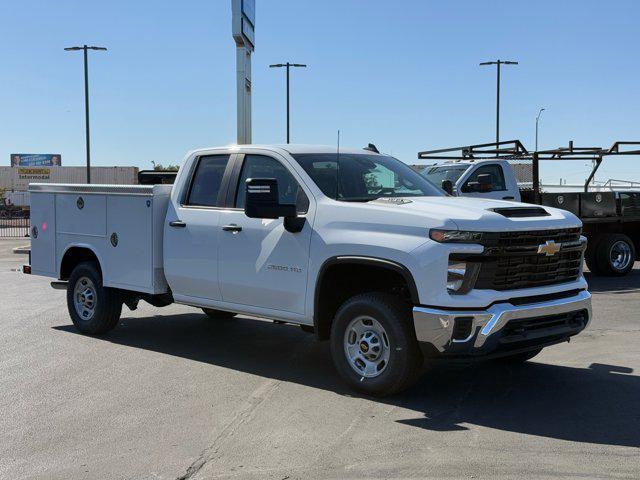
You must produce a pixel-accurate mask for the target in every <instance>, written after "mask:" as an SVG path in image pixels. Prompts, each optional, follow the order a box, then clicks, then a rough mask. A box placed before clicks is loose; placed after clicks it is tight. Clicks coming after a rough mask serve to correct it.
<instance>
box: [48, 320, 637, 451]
mask: <svg viewBox="0 0 640 480" xmlns="http://www.w3.org/2000/svg"><path fill="white" fill-rule="evenodd" d="M53 328H55V329H56V330H59V331H63V332H72V333H78V332H77V331H76V330H75V328H74V327H73V326H66V325H65V326H57V327H53ZM101 338H102V339H103V340H105V341H108V342H112V343H116V344H119V345H126V346H129V347H133V348H141V349H145V350H150V351H154V352H160V353H164V354H167V355H173V356H177V357H181V358H185V359H189V360H194V361H198V362H203V363H208V364H211V365H216V366H221V367H225V368H231V369H235V370H238V371H242V372H246V373H250V374H252V375H259V376H263V377H268V378H273V379H277V380H282V381H286V382H294V383H298V384H302V385H307V386H309V387H313V388H320V389H324V390H330V391H333V392H336V393H339V394H342V395H351V392H350V391H349V390H348V389H347V388H346V387H345V386H344V385H343V384H342V383H341V381H340V380H339V378H338V377H337V374H336V373H335V371H334V369H333V365H332V363H331V357H330V353H329V345H328V343H327V342H316V341H315V339H314V337H313V335H310V334H306V333H304V332H302V331H301V330H300V329H299V328H298V327H294V326H291V325H272V324H271V323H270V322H264V321H258V320H252V319H248V318H237V319H233V320H226V321H224V320H222V321H220V320H219V321H211V320H209V319H208V318H206V317H205V316H204V315H201V314H179V315H170V316H152V317H147V318H125V319H123V321H122V324H121V325H120V326H119V327H118V328H116V329H115V330H114V331H113V332H111V333H110V334H109V335H107V336H105V337H101ZM552 348H553V347H552ZM556 348H558V347H556ZM185 368H186V366H185ZM632 372H633V370H632V369H630V368H626V367H617V366H611V365H601V364H592V365H591V366H590V367H588V368H574V367H566V366H559V365H547V364H543V363H536V362H529V363H527V364H523V365H518V366H501V365H496V364H489V363H487V364H482V365H477V366H471V367H469V366H467V367H456V366H451V365H442V366H439V365H435V366H433V367H431V368H429V370H428V371H427V372H425V374H424V375H423V377H422V378H421V380H420V382H419V383H418V384H417V385H416V386H415V387H413V388H412V389H411V390H409V391H408V392H405V393H403V394H401V395H397V396H395V397H391V398H384V399H369V400H372V401H378V402H383V403H385V404H389V405H395V406H398V407H401V408H402V409H409V410H413V411H415V412H416V413H417V414H419V416H418V418H415V415H411V417H412V418H408V419H406V420H399V422H400V423H402V424H405V425H408V426H412V427H417V428H423V429H428V430H435V431H456V430H466V429H468V427H467V426H466V425H479V426H483V427H489V428H493V429H498V430H503V431H508V432H517V433H523V434H528V435H537V436H542V437H549V438H555V439H563V440H570V441H576V442H587V443H594V444H606V445H621V446H633V447H640V413H639V412H638V399H640V377H638V376H635V375H630V373H632Z"/></svg>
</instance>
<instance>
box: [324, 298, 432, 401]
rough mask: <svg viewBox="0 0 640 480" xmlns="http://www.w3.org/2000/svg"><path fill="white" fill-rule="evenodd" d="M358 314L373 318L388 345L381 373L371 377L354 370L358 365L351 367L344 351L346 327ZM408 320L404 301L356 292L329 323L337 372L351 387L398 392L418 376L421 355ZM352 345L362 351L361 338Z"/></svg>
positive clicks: (383, 393) (381, 392)
mask: <svg viewBox="0 0 640 480" xmlns="http://www.w3.org/2000/svg"><path fill="white" fill-rule="evenodd" d="M358 317H367V318H368V317H370V318H372V319H375V321H377V322H378V323H379V324H380V325H381V326H382V327H383V330H384V334H385V335H386V336H385V337H384V340H385V343H386V345H387V347H388V362H384V366H383V367H381V368H380V373H377V374H376V375H377V376H374V377H365V376H364V375H363V374H362V373H358V372H356V368H357V367H352V362H350V361H349V359H348V357H347V353H346V351H345V350H346V347H345V344H346V342H347V340H346V339H345V336H346V334H347V328H348V327H349V325H350V324H351V322H352V321H356V319H358ZM410 319H411V312H410V309H409V307H408V306H407V304H406V303H404V302H402V301H401V300H399V299H398V298H396V297H394V296H392V295H388V294H384V293H365V294H361V295H356V296H355V297H352V298H350V299H349V300H347V301H346V302H345V303H343V304H342V306H341V307H340V308H339V309H338V312H337V313H336V316H335V319H334V321H333V324H332V325H331V338H330V343H331V355H332V357H333V363H334V365H335V367H336V369H337V370H338V373H339V374H340V376H341V377H342V378H343V379H344V380H345V381H346V382H347V383H348V384H349V385H350V386H351V388H353V389H354V390H357V391H359V392H362V393H366V394H369V395H374V396H380V397H381V396H386V395H392V394H394V393H398V392H400V391H402V390H404V389H406V388H407V387H409V386H410V385H411V384H412V383H413V382H414V381H415V380H416V379H417V377H418V375H419V373H420V369H421V367H422V363H423V358H422V353H421V352H420V348H419V346H418V342H417V340H416V336H415V330H414V328H413V322H411V320H410ZM367 321H368V320H367ZM380 338H382V336H381V337H380ZM356 342H357V345H356ZM353 345H354V347H355V348H356V350H359V354H362V352H363V350H362V349H361V347H360V345H362V343H361V342H360V339H357V340H354V342H353ZM369 348H370V347H367V351H369ZM383 348H386V347H383ZM371 351H373V348H371ZM353 364H354V365H355V364H357V362H353Z"/></svg>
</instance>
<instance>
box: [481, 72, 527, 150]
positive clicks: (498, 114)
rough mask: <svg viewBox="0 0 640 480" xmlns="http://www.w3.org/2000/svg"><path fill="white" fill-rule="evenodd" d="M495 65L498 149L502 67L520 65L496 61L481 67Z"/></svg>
mask: <svg viewBox="0 0 640 480" xmlns="http://www.w3.org/2000/svg"><path fill="white" fill-rule="evenodd" d="M484 65H495V66H496V67H497V69H496V70H497V82H496V149H497V148H498V147H499V144H500V65H518V62H513V61H509V60H500V59H498V60H496V61H495V62H482V63H481V64H480V66H484Z"/></svg>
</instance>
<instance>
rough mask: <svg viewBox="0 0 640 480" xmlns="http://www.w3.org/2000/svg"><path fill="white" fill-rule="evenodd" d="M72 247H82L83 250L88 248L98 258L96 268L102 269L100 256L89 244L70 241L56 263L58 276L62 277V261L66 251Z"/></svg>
mask: <svg viewBox="0 0 640 480" xmlns="http://www.w3.org/2000/svg"><path fill="white" fill-rule="evenodd" d="M72 248H82V249H85V250H89V251H90V252H91V253H93V255H94V256H95V257H96V258H97V259H98V268H99V269H100V271H102V265H103V263H102V258H101V257H100V255H98V254H97V253H96V251H95V250H94V248H93V247H92V246H91V245H89V244H88V243H72V244H69V245H67V246H66V248H65V249H64V252H63V254H62V256H61V257H60V262H59V263H58V278H62V261H63V260H64V257H65V256H66V255H67V252H68V251H69V250H71V249H72Z"/></svg>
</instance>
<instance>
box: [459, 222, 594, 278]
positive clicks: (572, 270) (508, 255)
mask: <svg viewBox="0 0 640 480" xmlns="http://www.w3.org/2000/svg"><path fill="white" fill-rule="evenodd" d="M485 238H486V242H484V243H485V246H486V249H485V253H484V254H483V255H482V256H480V257H479V258H478V261H479V262H480V263H481V267H480V272H479V273H478V278H477V281H476V284H475V288H478V289H492V290H513V289H518V288H530V287H538V286H543V285H553V284H556V283H563V282H571V281H573V280H576V279H577V278H578V277H579V276H580V267H581V265H582V251H583V248H584V246H583V245H582V244H581V242H580V229H579V228H571V229H562V230H540V231H526V232H503V233H497V234H489V235H485ZM548 242H555V243H556V244H560V251H559V252H558V253H555V254H554V255H546V254H544V253H538V248H539V246H540V245H545V244H547V243H548ZM467 260H468V261H471V259H469V258H467Z"/></svg>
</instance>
